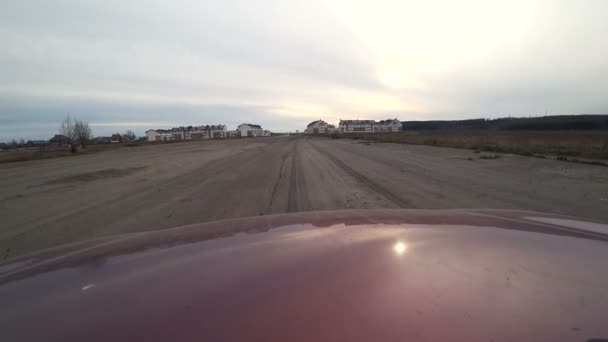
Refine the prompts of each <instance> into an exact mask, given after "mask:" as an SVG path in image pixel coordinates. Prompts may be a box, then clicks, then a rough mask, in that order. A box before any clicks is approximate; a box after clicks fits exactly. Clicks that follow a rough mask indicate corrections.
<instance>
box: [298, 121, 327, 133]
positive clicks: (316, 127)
mask: <svg viewBox="0 0 608 342" xmlns="http://www.w3.org/2000/svg"><path fill="white" fill-rule="evenodd" d="M329 126H330V125H329V124H328V123H327V122H325V121H323V120H317V121H313V122H311V123H309V124H308V126H306V129H305V130H304V134H326V133H328V132H327V130H328V128H329Z"/></svg>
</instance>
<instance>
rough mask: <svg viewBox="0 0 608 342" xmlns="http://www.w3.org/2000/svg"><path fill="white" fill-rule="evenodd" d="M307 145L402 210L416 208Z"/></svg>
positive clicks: (318, 149) (340, 162)
mask: <svg viewBox="0 0 608 342" xmlns="http://www.w3.org/2000/svg"><path fill="white" fill-rule="evenodd" d="M307 143H308V144H310V145H311V146H312V148H314V149H315V150H316V151H317V152H319V153H320V154H321V155H323V156H325V157H326V158H327V159H329V160H330V161H331V162H333V163H334V164H335V165H336V166H338V167H339V168H341V169H342V170H344V171H345V172H346V173H347V174H348V175H350V176H351V177H353V178H354V179H356V180H357V181H359V182H360V183H361V184H363V185H365V186H366V187H368V188H369V189H371V190H372V191H373V192H375V193H376V194H378V195H379V196H382V197H384V198H385V199H386V200H388V201H390V202H392V203H393V204H395V205H396V206H398V207H400V208H416V207H415V206H414V205H413V204H412V203H411V202H409V201H407V200H404V199H403V198H401V197H399V196H398V195H396V194H394V193H393V192H391V191H390V190H388V189H387V188H385V187H384V186H383V185H381V184H378V183H377V182H375V181H373V180H371V179H370V178H368V177H367V176H365V175H363V174H362V173H360V172H358V171H357V170H355V169H353V168H352V167H350V166H348V165H347V164H346V163H344V162H342V161H341V160H340V159H338V158H337V157H335V156H334V155H332V154H331V153H329V152H327V151H325V150H323V149H321V148H319V147H317V146H316V145H315V144H314V143H311V142H309V141H307Z"/></svg>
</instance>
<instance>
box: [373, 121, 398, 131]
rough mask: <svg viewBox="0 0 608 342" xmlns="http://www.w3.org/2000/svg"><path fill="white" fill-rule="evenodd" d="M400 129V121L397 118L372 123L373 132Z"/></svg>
mask: <svg viewBox="0 0 608 342" xmlns="http://www.w3.org/2000/svg"><path fill="white" fill-rule="evenodd" d="M402 130H403V127H402V125H401V121H399V120H397V119H387V120H381V121H378V122H377V123H376V124H375V125H374V132H401V131H402Z"/></svg>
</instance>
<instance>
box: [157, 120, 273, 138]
mask: <svg viewBox="0 0 608 342" xmlns="http://www.w3.org/2000/svg"><path fill="white" fill-rule="evenodd" d="M270 135H271V133H270V131H268V130H264V129H262V126H260V125H254V124H241V125H239V126H238V128H237V129H236V130H234V131H228V128H227V127H226V126H225V125H202V126H187V127H185V126H182V127H174V128H170V129H150V130H147V131H146V139H147V140H148V141H170V140H200V139H226V138H236V137H263V136H270Z"/></svg>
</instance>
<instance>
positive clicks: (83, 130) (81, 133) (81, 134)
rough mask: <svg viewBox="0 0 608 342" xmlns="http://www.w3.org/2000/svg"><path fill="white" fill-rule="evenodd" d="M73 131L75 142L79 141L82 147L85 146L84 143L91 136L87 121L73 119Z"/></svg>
mask: <svg viewBox="0 0 608 342" xmlns="http://www.w3.org/2000/svg"><path fill="white" fill-rule="evenodd" d="M74 131H75V132H74V135H75V136H76V142H77V143H79V144H80V146H82V148H86V144H87V143H88V142H89V140H90V139H91V137H92V134H91V128H90V127H89V123H88V122H85V121H82V120H74Z"/></svg>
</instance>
